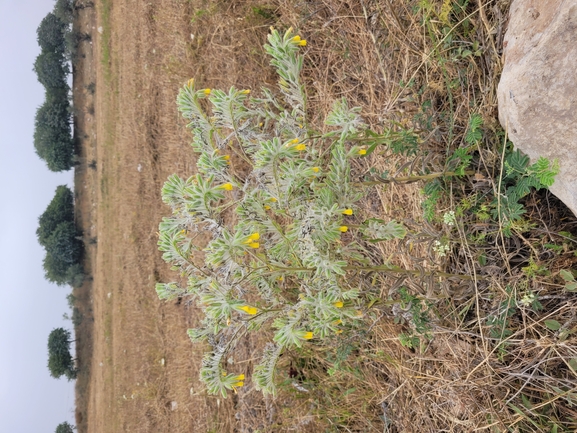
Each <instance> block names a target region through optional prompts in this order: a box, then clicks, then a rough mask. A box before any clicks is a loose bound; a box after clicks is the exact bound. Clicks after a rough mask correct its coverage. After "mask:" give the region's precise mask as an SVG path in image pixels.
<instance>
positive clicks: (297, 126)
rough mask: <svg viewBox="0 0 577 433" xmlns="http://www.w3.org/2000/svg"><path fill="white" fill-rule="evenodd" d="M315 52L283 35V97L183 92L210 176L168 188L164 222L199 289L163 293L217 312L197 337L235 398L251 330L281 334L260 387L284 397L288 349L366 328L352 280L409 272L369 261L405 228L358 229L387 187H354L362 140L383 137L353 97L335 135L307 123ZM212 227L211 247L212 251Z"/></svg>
mask: <svg viewBox="0 0 577 433" xmlns="http://www.w3.org/2000/svg"><path fill="white" fill-rule="evenodd" d="M304 46H306V41H305V40H304V39H301V38H300V37H299V36H298V35H296V36H295V35H294V34H293V32H292V29H289V30H288V31H287V32H286V33H284V35H282V34H280V33H279V32H278V31H276V30H274V29H272V30H271V33H270V35H269V38H268V44H267V45H265V50H266V52H267V53H268V54H269V55H270V56H271V57H272V60H271V64H272V65H273V66H274V67H275V68H276V70H277V72H278V75H279V89H280V94H281V95H280V96H279V97H277V96H275V94H274V93H273V91H271V90H269V89H263V90H262V95H261V96H260V97H255V96H253V97H251V98H250V99H249V94H250V92H249V91H248V90H238V89H236V88H234V87H232V88H231V89H230V90H229V91H228V93H227V92H224V91H221V90H212V89H200V90H198V89H197V88H196V86H195V83H194V81H193V80H191V81H189V82H188V83H187V84H186V85H185V86H184V87H183V88H182V89H181V90H180V93H179V95H178V98H177V104H178V108H179V110H180V112H181V113H182V114H183V116H184V117H185V118H186V119H187V120H188V121H189V124H188V127H189V128H190V129H191V131H192V136H193V140H192V147H193V149H194V151H195V152H197V153H198V154H199V156H198V162H197V167H198V174H197V175H195V176H192V177H190V178H188V179H183V178H180V177H179V176H176V175H172V176H170V177H169V178H168V180H167V182H166V184H165V185H164V187H163V189H162V198H163V200H164V202H165V203H166V204H168V205H169V206H170V207H171V208H172V216H170V217H168V218H164V219H163V221H162V222H161V223H160V227H159V229H160V230H159V233H160V235H159V242H158V245H159V248H160V250H161V251H162V252H163V258H164V259H165V260H166V261H167V262H169V263H171V264H172V265H173V266H174V269H175V270H178V271H180V273H181V275H182V276H183V277H184V278H185V279H186V285H184V287H181V286H180V285H179V284H177V283H168V284H157V286H156V290H157V293H158V295H159V297H160V298H162V299H170V298H173V297H177V296H178V297H182V296H191V297H192V298H193V299H194V300H195V301H196V302H197V304H198V305H199V307H200V308H201V309H202V311H203V312H204V318H203V320H202V324H201V326H199V327H198V328H195V329H190V330H189V331H188V335H189V336H190V338H191V339H192V340H193V341H207V342H208V343H209V345H210V346H211V350H210V351H209V352H208V353H206V355H205V358H204V361H203V366H202V368H201V372H200V376H201V379H202V381H203V382H204V383H205V384H206V386H207V389H208V391H209V392H210V393H218V394H221V395H223V396H226V394H227V391H230V390H233V391H234V390H236V389H237V388H238V387H241V386H243V384H244V375H243V374H239V373H238V372H237V373H234V374H227V373H226V372H225V371H224V361H225V360H226V359H227V354H229V353H231V351H232V350H233V349H234V347H235V345H236V344H237V342H238V341H239V340H241V339H242V337H243V336H245V335H246V334H247V333H248V332H252V331H257V330H260V329H263V328H264V329H268V330H273V333H274V335H273V337H272V341H271V342H270V343H269V344H268V345H267V346H266V347H265V349H264V353H263V354H262V359H261V362H260V363H259V365H258V366H257V367H256V368H255V369H254V371H253V372H252V381H253V383H254V384H255V386H256V387H257V388H258V389H260V390H262V391H263V392H265V393H271V394H274V393H275V391H276V386H275V383H276V382H277V380H275V375H276V374H277V364H278V362H279V357H280V356H281V354H282V353H283V352H284V351H285V350H287V349H290V348H299V347H302V345H304V344H310V342H311V341H320V340H322V339H326V338H332V337H335V336H338V335H339V334H341V333H342V332H345V333H346V332H347V330H350V329H353V328H354V327H358V326H359V325H360V324H361V323H362V320H363V315H364V313H363V311H364V307H363V306H364V301H363V293H362V292H361V291H360V290H359V286H358V285H356V284H354V283H353V282H352V281H353V279H351V278H350V276H351V275H352V274H353V273H355V274H358V273H359V272H363V271H383V272H401V273H402V272H405V271H404V270H403V269H400V268H398V267H395V266H393V265H389V264H387V263H384V264H383V263H375V262H374V261H373V259H372V258H371V254H370V248H371V246H370V242H379V241H386V240H391V239H399V238H403V237H404V236H405V235H406V229H405V228H404V227H403V225H402V224H400V223H398V222H396V221H383V220H377V219H370V220H367V221H358V217H357V215H356V211H355V209H357V206H358V202H359V200H360V199H361V198H363V197H364V196H365V194H367V192H368V191H369V190H370V188H374V187H375V186H374V183H370V184H362V183H359V182H356V181H355V180H354V179H353V176H352V175H351V161H352V160H354V159H355V158H362V157H364V156H365V155H366V154H367V150H366V148H365V146H360V145H359V144H358V143H360V142H362V138H363V137H365V136H366V134H369V133H370V136H371V137H373V138H374V137H376V135H375V134H374V133H373V132H371V131H369V130H368V129H367V126H366V125H365V124H364V123H363V120H362V118H361V117H360V113H359V111H360V109H359V108H350V107H349V106H348V103H347V100H346V99H345V98H343V99H341V100H339V101H336V102H335V104H334V106H333V109H332V111H331V112H330V113H329V114H328V116H327V118H326V124H327V125H328V126H329V127H331V130H330V132H327V133H324V134H323V133H320V132H317V131H313V130H312V129H311V128H310V127H309V126H308V124H307V111H306V110H307V97H306V91H305V88H304V86H303V84H302V83H301V81H300V73H301V69H302V65H303V56H302V55H301V54H299V49H300V47H304ZM209 105H210V107H211V108H210V111H207V110H206V109H205V107H207V106H209ZM247 167H248V168H247ZM231 211H234V212H231ZM225 213H226V218H225V216H224V215H225ZM206 233H209V234H210V235H211V240H210V241H209V242H208V243H207V244H206V245H202V242H200V241H199V235H201V234H206ZM367 241H368V242H367ZM199 256H202V258H203V259H202V260H200V262H201V263H199V260H198V259H195V257H199Z"/></svg>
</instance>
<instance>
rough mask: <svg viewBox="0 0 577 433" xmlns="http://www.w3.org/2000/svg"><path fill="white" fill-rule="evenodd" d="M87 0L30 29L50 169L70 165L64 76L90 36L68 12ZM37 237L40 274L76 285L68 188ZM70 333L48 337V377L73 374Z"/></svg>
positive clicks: (63, 432) (68, 0)
mask: <svg viewBox="0 0 577 433" xmlns="http://www.w3.org/2000/svg"><path fill="white" fill-rule="evenodd" d="M93 6H94V4H93V3H92V2H91V1H85V2H83V3H81V2H79V1H77V0H56V1H55V4H54V8H53V10H52V12H49V13H48V14H47V15H46V16H45V17H44V18H43V19H42V21H41V22H40V25H39V26H38V28H37V30H36V36H37V41H38V45H39V46H40V54H39V55H38V57H36V60H35V62H34V67H33V70H34V72H35V73H36V76H37V79H38V81H39V82H40V83H41V84H42V85H43V86H44V89H45V100H44V103H43V104H42V105H41V106H40V107H38V109H37V111H36V116H35V119H34V139H33V141H34V148H35V151H36V154H37V155H38V156H39V157H40V158H41V159H42V160H44V162H45V163H46V165H47V167H48V169H49V170H51V171H55V172H59V171H66V170H70V169H71V168H72V167H73V165H74V156H75V147H74V138H73V131H72V114H73V113H72V104H71V100H72V98H71V89H70V86H69V85H68V77H69V75H70V73H71V63H73V62H74V60H75V56H76V50H77V47H78V44H79V43H80V42H81V41H82V40H89V39H90V35H88V34H82V33H78V32H74V31H73V28H72V24H73V19H74V12H75V11H76V10H78V9H83V8H86V7H93ZM36 235H37V238H38V242H39V243H40V245H42V246H43V247H44V249H45V251H46V255H45V257H44V261H43V268H44V273H45V278H46V279H47V280H48V281H50V282H53V283H56V284H57V285H71V286H72V287H78V286H80V285H81V284H82V281H83V279H84V271H83V267H82V263H81V259H82V252H83V248H84V244H83V242H82V238H81V236H80V235H81V233H79V232H78V230H77V229H76V225H75V222H74V195H73V193H72V191H71V190H70V188H68V187H67V186H65V185H61V186H59V187H57V188H56V193H55V195H54V198H53V199H52V201H51V202H50V204H49V205H48V207H47V208H46V210H45V211H44V213H43V214H42V215H40V217H39V220H38V229H37V230H36ZM72 342H73V340H72V337H71V332H70V331H68V330H66V329H64V328H56V329H53V330H52V332H50V334H49V336H48V370H49V372H50V375H51V376H52V377H54V378H57V379H58V378H61V377H63V376H64V377H66V378H67V379H68V380H73V379H75V378H76V376H77V373H78V369H77V367H76V361H75V359H74V358H73V356H72V354H71V351H70V344H71V343H72ZM74 430H75V427H74V426H73V425H71V424H69V423H68V422H63V423H61V424H59V425H58V426H57V427H56V433H73V431H74Z"/></svg>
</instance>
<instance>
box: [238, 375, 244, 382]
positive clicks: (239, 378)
mask: <svg viewBox="0 0 577 433" xmlns="http://www.w3.org/2000/svg"><path fill="white" fill-rule="evenodd" d="M236 380H238V381H241V380H244V374H239V375H238V376H236Z"/></svg>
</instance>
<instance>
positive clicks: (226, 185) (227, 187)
mask: <svg viewBox="0 0 577 433" xmlns="http://www.w3.org/2000/svg"><path fill="white" fill-rule="evenodd" d="M219 188H221V189H225V190H227V191H232V189H233V188H234V186H233V185H232V183H224V184H222V185H221V186H219Z"/></svg>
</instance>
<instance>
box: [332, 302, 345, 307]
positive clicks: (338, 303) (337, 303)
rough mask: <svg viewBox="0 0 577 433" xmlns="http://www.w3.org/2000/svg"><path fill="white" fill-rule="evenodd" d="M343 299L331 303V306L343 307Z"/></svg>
mask: <svg viewBox="0 0 577 433" xmlns="http://www.w3.org/2000/svg"><path fill="white" fill-rule="evenodd" d="M343 305H344V304H343V301H337V302H335V303H334V304H333V306H335V307H337V308H343Z"/></svg>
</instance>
